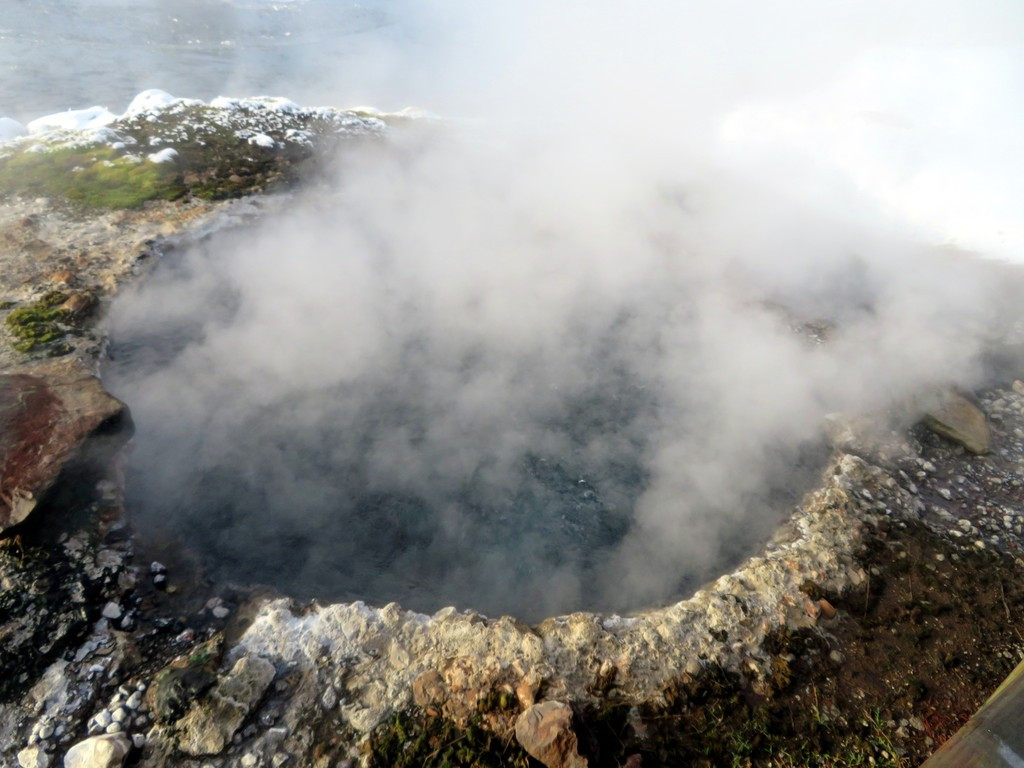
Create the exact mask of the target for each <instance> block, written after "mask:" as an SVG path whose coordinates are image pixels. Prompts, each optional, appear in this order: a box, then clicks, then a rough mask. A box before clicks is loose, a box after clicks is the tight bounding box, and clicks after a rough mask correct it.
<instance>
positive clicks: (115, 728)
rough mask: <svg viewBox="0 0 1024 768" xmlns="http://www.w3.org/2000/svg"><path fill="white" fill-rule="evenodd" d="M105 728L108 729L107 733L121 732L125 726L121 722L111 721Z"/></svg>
mask: <svg viewBox="0 0 1024 768" xmlns="http://www.w3.org/2000/svg"><path fill="white" fill-rule="evenodd" d="M103 730H104V731H106V732H107V733H120V732H121V731H123V730H124V726H123V725H121V724H120V723H111V724H110V725H108V726H107V727H106V728H104V729H103Z"/></svg>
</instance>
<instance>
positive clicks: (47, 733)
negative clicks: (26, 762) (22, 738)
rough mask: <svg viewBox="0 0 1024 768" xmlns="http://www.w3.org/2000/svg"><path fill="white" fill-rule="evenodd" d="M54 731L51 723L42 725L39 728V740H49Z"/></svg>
mask: <svg viewBox="0 0 1024 768" xmlns="http://www.w3.org/2000/svg"><path fill="white" fill-rule="evenodd" d="M54 730H55V729H54V727H53V723H43V724H42V725H41V726H40V727H39V738H40V739H48V738H50V737H51V736H53V732H54Z"/></svg>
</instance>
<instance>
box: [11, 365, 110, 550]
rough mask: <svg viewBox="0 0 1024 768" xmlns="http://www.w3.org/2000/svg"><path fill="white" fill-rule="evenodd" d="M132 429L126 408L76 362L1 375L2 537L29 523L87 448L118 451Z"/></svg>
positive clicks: (30, 368) (34, 367) (28, 368)
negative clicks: (63, 472) (104, 438)
mask: <svg viewBox="0 0 1024 768" xmlns="http://www.w3.org/2000/svg"><path fill="white" fill-rule="evenodd" d="M129 424H130V420H129V417H128V411H127V408H126V407H125V405H124V403H122V402H121V401H120V400H117V399H115V398H113V397H111V396H110V395H109V394H107V392H106V390H104V389H103V386H102V385H101V384H100V382H99V380H98V379H97V378H95V377H94V376H92V375H91V374H89V373H88V372H87V371H86V370H84V369H83V368H82V366H81V365H80V364H79V363H77V362H75V361H74V360H70V359H69V360H64V361H60V362H57V363H51V364H47V365H39V366H33V367H26V368H22V369H20V370H18V371H15V372H12V373H8V374H3V375H0V531H3V530H5V529H7V528H10V527H11V526H12V525H16V524H17V523H20V522H21V521H22V520H24V519H25V518H26V517H28V516H29V515H30V514H31V513H32V511H33V510H34V509H35V508H36V505H37V504H38V502H39V500H40V499H41V498H42V497H43V496H44V495H45V494H46V492H47V491H48V490H49V489H50V488H51V487H52V486H53V485H54V483H55V482H56V480H57V478H58V477H59V475H60V473H61V470H62V469H64V467H65V466H67V465H68V464H69V463H71V462H73V461H74V460H77V459H80V458H83V457H84V455H85V453H86V451H87V449H88V448H92V447H96V448H99V447H101V446H102V447H106V448H114V447H119V446H120V445H121V443H122V442H123V441H124V440H125V439H127V437H128V435H129V430H128V429H125V428H124V427H125V426H127V425H129ZM101 435H110V436H112V437H114V438H116V439H115V440H114V441H113V443H110V442H108V441H102V440H99V439H94V438H99V437H100V436H101Z"/></svg>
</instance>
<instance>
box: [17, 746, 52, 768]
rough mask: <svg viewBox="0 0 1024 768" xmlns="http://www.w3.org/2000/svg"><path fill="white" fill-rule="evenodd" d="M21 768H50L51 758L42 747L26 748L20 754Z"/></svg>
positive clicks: (19, 763) (19, 762)
mask: <svg viewBox="0 0 1024 768" xmlns="http://www.w3.org/2000/svg"><path fill="white" fill-rule="evenodd" d="M18 765H19V766H21V768H49V765H50V756H49V755H48V754H46V752H44V751H43V748H42V747H40V746H31V747H25V748H24V749H23V750H21V751H20V752H19V753H18Z"/></svg>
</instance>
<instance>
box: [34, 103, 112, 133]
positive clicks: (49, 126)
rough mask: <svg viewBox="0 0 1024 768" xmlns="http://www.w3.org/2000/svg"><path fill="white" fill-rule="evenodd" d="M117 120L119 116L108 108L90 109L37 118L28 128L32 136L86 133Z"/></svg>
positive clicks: (71, 110) (70, 110)
mask: <svg viewBox="0 0 1024 768" xmlns="http://www.w3.org/2000/svg"><path fill="white" fill-rule="evenodd" d="M115 120H117V115H115V114H114V113H113V112H111V111H110V110H108V109H107V108H106V107H89V108H88V109H69V110H68V111H67V112H57V113H55V114H52V115H44V116H43V117H37V118H36V119H35V120H33V121H32V122H30V123H29V124H28V126H27V128H28V132H29V133H31V134H40V133H48V132H49V131H84V130H88V129H92V128H102V127H103V126H106V125H109V124H110V123H112V122H114V121H115Z"/></svg>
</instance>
